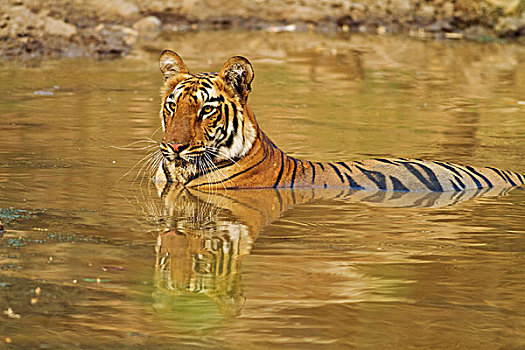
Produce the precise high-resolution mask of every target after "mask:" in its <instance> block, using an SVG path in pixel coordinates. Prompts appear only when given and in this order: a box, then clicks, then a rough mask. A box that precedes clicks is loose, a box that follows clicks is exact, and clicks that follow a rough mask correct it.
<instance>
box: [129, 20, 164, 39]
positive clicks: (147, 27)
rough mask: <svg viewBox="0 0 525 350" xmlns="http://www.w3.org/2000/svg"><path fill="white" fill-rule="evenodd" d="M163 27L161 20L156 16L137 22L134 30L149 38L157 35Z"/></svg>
mask: <svg viewBox="0 0 525 350" xmlns="http://www.w3.org/2000/svg"><path fill="white" fill-rule="evenodd" d="M161 26H162V22H161V20H160V19H158V18H157V17H155V16H148V17H144V18H142V19H139V20H138V21H137V22H135V24H133V29H135V30H136V31H137V32H138V33H139V34H140V35H142V36H148V35H152V34H155V33H157V32H158V31H159V30H160V28H161Z"/></svg>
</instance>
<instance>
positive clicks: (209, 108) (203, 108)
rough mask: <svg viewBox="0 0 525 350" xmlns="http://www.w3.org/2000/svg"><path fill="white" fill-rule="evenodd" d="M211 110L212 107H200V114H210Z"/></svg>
mask: <svg viewBox="0 0 525 350" xmlns="http://www.w3.org/2000/svg"><path fill="white" fill-rule="evenodd" d="M212 110H213V107H212V106H204V107H202V112H204V113H210V112H211V111H212Z"/></svg>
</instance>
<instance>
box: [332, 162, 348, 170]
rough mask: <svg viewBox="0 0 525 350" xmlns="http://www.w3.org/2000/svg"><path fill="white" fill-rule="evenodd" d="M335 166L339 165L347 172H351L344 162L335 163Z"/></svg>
mask: <svg viewBox="0 0 525 350" xmlns="http://www.w3.org/2000/svg"><path fill="white" fill-rule="evenodd" d="M336 164H339V165H341V166H342V167H344V168H345V169H346V170H348V171H349V172H352V169H351V168H350V167H349V166H348V164H346V163H345V162H336Z"/></svg>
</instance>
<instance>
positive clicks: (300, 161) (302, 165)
mask: <svg viewBox="0 0 525 350" xmlns="http://www.w3.org/2000/svg"><path fill="white" fill-rule="evenodd" d="M298 161H299V163H301V171H302V172H303V177H304V175H305V166H304V163H303V161H302V160H300V159H299V160H298Z"/></svg>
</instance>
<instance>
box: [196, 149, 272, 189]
mask: <svg viewBox="0 0 525 350" xmlns="http://www.w3.org/2000/svg"><path fill="white" fill-rule="evenodd" d="M265 159H266V156H264V157H263V158H262V159H261V160H260V161H258V162H257V163H255V164H254V165H252V166H251V167H249V168H246V169H244V170H243V171H240V172H238V173H236V174H233V175H231V176H230V177H228V178H226V179H223V180H221V181H216V182H206V183H202V184H198V185H195V186H194V187H200V186H205V185H216V184H220V183H223V182H226V181H230V180H231V179H233V178H235V177H237V176H239V175H242V174H244V173H245V172H247V171H250V170H252V169H253V168H255V167H256V166H258V165H259V164H261V163H262V162H264V160H265Z"/></svg>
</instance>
